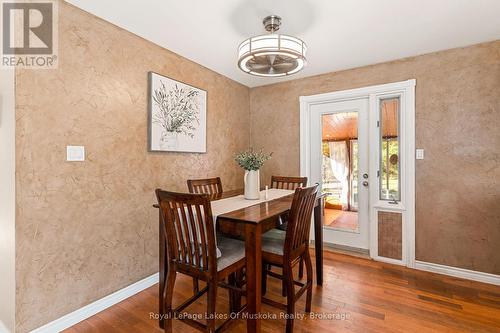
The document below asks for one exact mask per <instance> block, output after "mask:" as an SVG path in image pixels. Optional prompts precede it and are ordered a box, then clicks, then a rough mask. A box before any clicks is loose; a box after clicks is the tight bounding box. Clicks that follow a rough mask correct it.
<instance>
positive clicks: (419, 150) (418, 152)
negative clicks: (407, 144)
mask: <svg viewBox="0 0 500 333" xmlns="http://www.w3.org/2000/svg"><path fill="white" fill-rule="evenodd" d="M415 158H416V159H417V160H423V159H424V150H423V149H422V148H417V150H416V152H415Z"/></svg>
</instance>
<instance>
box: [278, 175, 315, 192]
mask: <svg viewBox="0 0 500 333" xmlns="http://www.w3.org/2000/svg"><path fill="white" fill-rule="evenodd" d="M306 186H307V177H284V176H272V177H271V188H277V189H282V190H295V189H296V188H298V187H306Z"/></svg>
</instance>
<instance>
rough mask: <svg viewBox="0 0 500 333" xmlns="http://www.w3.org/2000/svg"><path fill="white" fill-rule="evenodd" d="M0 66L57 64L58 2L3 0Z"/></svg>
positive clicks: (49, 0)
mask: <svg viewBox="0 0 500 333" xmlns="http://www.w3.org/2000/svg"><path fill="white" fill-rule="evenodd" d="M1 18H2V24H1V27H2V34H1V36H2V42H1V44H2V67H23V68H36V69H40V68H56V67H57V54H56V52H57V1H52V0H45V1H35V0H32V1H15V2H7V1H2V13H1Z"/></svg>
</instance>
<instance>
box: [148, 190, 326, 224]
mask: <svg viewBox="0 0 500 333" xmlns="http://www.w3.org/2000/svg"><path fill="white" fill-rule="evenodd" d="M243 192H244V190H243V189H237V190H230V191H225V192H222V193H217V194H213V195H210V200H211V201H215V200H221V199H226V198H231V197H235V196H238V195H242V194H243ZM321 197H322V195H318V198H321ZM292 201H293V193H292V194H290V195H287V196H284V197H281V198H278V199H274V200H270V201H266V202H260V203H258V202H257V203H255V205H252V206H249V207H245V208H241V209H237V210H234V211H231V212H228V213H224V214H221V215H219V216H218V217H217V219H218V220H220V219H224V220H231V221H234V222H240V223H252V224H258V223H261V222H263V221H267V220H268V219H273V218H277V217H278V216H280V215H282V214H284V213H286V212H287V211H289V210H290V208H291V206H292ZM154 207H156V208H158V205H157V204H155V205H154Z"/></svg>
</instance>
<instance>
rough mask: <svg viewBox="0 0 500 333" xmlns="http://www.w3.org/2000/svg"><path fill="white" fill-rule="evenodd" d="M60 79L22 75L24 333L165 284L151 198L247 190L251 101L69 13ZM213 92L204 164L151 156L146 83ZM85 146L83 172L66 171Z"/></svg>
mask: <svg viewBox="0 0 500 333" xmlns="http://www.w3.org/2000/svg"><path fill="white" fill-rule="evenodd" d="M59 12H60V15H59V68H58V69H57V70H19V71H17V75H16V113H17V114H16V119H17V123H16V155H17V156H16V163H17V177H16V178H17V180H16V186H17V225H16V253H17V261H16V280H17V331H18V332H26V331H28V330H30V329H33V328H35V327H38V326H40V325H42V324H45V323H46V322H49V321H51V320H54V319H56V318H58V317H60V316H62V315H64V314H66V313H68V312H70V311H73V310H75V309H77V308H80V307H81V306H83V305H86V304H88V303H90V302H92V301H94V300H96V299H98V298H101V297H103V296H105V295H107V294H109V293H112V292H114V291H116V290H118V289H120V288H123V287H125V286H127V285H129V284H130V283H132V282H135V281H138V280H140V279H141V278H144V277H146V276H148V275H150V274H153V273H154V272H157V270H158V267H157V238H158V236H157V212H156V210H155V209H153V208H152V207H151V204H152V203H154V201H155V198H154V193H153V190H154V189H155V188H156V187H162V188H165V189H170V190H183V191H185V190H186V185H185V180H186V179H188V178H192V177H205V176H216V175H217V176H221V178H222V181H223V184H224V186H225V187H226V188H235V187H241V186H242V184H241V180H242V172H241V171H240V169H239V168H238V167H237V166H236V165H235V163H234V162H233V160H232V157H233V154H234V153H235V152H236V151H237V150H241V149H244V148H246V147H247V146H248V144H249V135H250V134H249V129H248V124H249V89H248V88H247V87H245V86H243V85H240V84H238V83H235V82H234V81H231V80H229V79H228V78H226V77H224V76H222V75H219V74H217V73H215V72H212V71H210V70H208V69H206V68H204V67H202V66H200V65H198V64H195V63H193V62H190V61H188V60H186V59H184V58H182V57H180V56H178V55H176V54H173V53H171V52H169V51H167V50H165V49H163V48H160V47H158V46H156V45H154V44H152V43H150V42H147V41H145V40H143V39H141V38H139V37H137V36H135V35H133V34H131V33H128V32H126V31H124V30H122V29H119V28H117V27H115V26H113V25H111V24H109V23H107V22H105V21H102V20H100V19H97V18H96V17H94V16H92V15H89V14H87V13H85V12H83V11H81V10H79V9H76V8H75V7H72V6H70V5H68V4H66V3H63V2H61V3H60V7H59ZM148 71H155V72H157V73H161V74H164V75H167V76H169V77H171V78H174V79H178V80H181V81H183V82H186V83H188V84H192V85H194V86H197V87H200V88H203V89H205V90H207V92H208V106H207V117H208V119H207V132H208V137H207V151H208V153H206V154H185V153H148V152H147V145H146V143H147V141H146V140H147V127H146V120H147V72H148ZM66 145H84V146H85V148H86V154H87V160H86V161H85V162H71V163H70V162H65V158H66V155H65V154H66Z"/></svg>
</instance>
